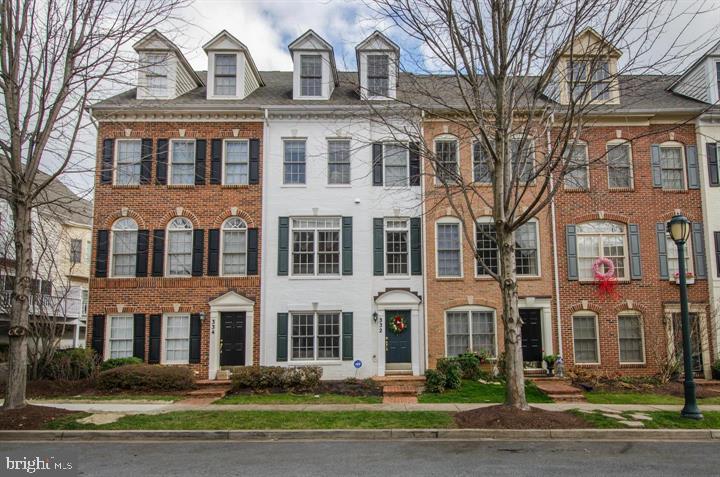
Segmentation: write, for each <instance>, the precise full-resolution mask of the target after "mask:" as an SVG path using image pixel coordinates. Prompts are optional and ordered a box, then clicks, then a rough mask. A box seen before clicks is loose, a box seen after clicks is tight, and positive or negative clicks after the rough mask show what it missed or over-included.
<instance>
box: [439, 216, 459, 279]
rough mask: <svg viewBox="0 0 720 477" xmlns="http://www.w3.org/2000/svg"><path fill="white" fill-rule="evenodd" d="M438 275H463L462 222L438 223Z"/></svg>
mask: <svg viewBox="0 0 720 477" xmlns="http://www.w3.org/2000/svg"><path fill="white" fill-rule="evenodd" d="M437 276H438V277H460V276H462V247H461V241H460V222H455V221H453V222H438V224H437Z"/></svg>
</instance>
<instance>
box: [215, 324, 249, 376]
mask: <svg viewBox="0 0 720 477" xmlns="http://www.w3.org/2000/svg"><path fill="white" fill-rule="evenodd" d="M220 329H221V332H220V366H244V365H245V312H244V311H239V312H231V313H220Z"/></svg>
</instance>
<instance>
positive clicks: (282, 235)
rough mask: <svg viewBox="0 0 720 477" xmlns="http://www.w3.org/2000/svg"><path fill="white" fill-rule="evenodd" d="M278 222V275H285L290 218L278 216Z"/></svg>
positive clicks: (286, 271) (286, 270)
mask: <svg viewBox="0 0 720 477" xmlns="http://www.w3.org/2000/svg"><path fill="white" fill-rule="evenodd" d="M278 222H279V224H278V275H287V274H288V259H289V257H288V254H289V251H290V249H289V247H290V219H289V218H288V217H280V218H279V220H278Z"/></svg>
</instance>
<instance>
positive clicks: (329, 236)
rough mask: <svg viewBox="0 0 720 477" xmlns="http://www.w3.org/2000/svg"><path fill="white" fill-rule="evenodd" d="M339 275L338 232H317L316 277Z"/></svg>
mask: <svg viewBox="0 0 720 477" xmlns="http://www.w3.org/2000/svg"><path fill="white" fill-rule="evenodd" d="M339 273H340V232H339V231H328V230H320V231H318V275H337V274H339Z"/></svg>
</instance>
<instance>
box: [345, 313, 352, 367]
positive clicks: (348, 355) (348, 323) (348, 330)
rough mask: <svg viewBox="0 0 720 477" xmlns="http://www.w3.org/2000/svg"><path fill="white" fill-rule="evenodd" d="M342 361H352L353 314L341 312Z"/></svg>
mask: <svg viewBox="0 0 720 477" xmlns="http://www.w3.org/2000/svg"><path fill="white" fill-rule="evenodd" d="M342 359H343V361H352V359H353V314H352V312H343V314H342Z"/></svg>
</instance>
